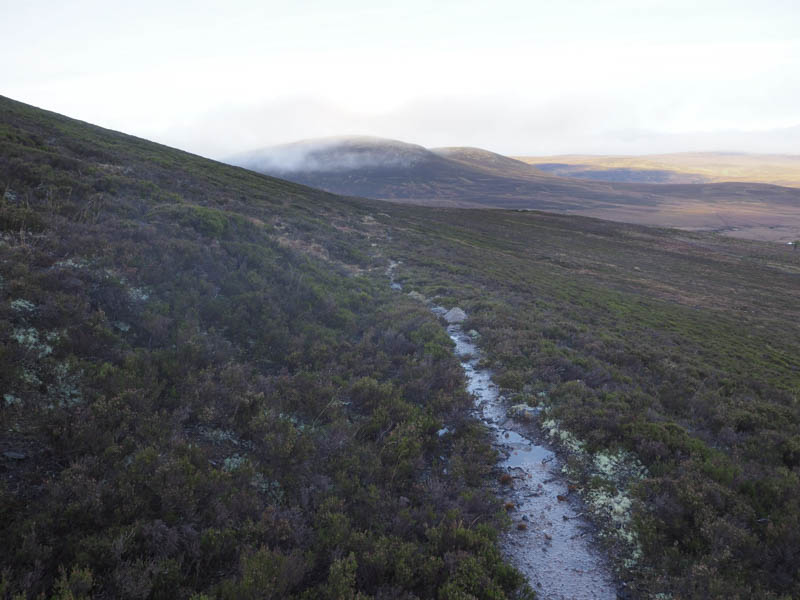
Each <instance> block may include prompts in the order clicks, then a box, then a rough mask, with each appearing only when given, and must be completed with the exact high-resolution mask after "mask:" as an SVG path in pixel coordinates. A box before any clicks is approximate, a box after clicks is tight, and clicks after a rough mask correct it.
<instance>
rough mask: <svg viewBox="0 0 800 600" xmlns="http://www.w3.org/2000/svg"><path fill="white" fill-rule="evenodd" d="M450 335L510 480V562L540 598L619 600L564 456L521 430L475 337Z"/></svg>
mask: <svg viewBox="0 0 800 600" xmlns="http://www.w3.org/2000/svg"><path fill="white" fill-rule="evenodd" d="M443 310H444V309H442V308H438V307H437V308H436V309H434V312H437V313H438V314H442V311H443ZM447 332H448V333H449V335H450V337H451V338H452V340H453V341H454V342H455V344H456V353H457V355H458V357H459V359H460V360H461V366H462V367H463V368H464V372H465V373H466V375H467V380H468V388H467V389H468V390H469V391H470V392H471V393H472V394H474V397H475V410H476V413H477V416H478V418H480V419H481V420H482V421H483V422H484V423H486V425H487V426H488V427H489V428H490V429H491V431H492V432H493V434H494V444H495V446H496V447H497V448H498V450H499V451H500V452H501V455H502V456H503V457H504V458H503V459H502V462H501V467H502V468H503V469H504V470H505V472H506V473H507V474H508V475H509V476H510V477H511V481H510V484H509V485H508V486H507V492H506V493H505V494H503V495H504V496H505V499H506V500H507V501H508V502H513V504H514V508H513V509H512V510H511V513H510V514H511V516H512V519H513V521H514V526H513V527H512V529H511V530H510V531H509V532H508V533H507V534H505V539H504V540H503V549H504V551H505V552H506V553H507V555H508V556H509V558H510V560H511V562H512V563H513V564H514V565H515V566H516V567H517V568H518V569H520V570H521V571H522V572H523V573H525V575H526V576H527V577H528V580H529V582H530V583H531V586H532V587H533V588H534V589H535V590H536V591H537V593H538V594H539V597H540V598H543V599H547V600H551V599H552V600H561V599H565V600H566V599H569V600H583V599H589V598H599V599H604V600H605V599H610V600H613V599H614V598H617V585H616V582H615V579H614V577H613V575H612V571H611V568H610V566H609V564H608V560H607V559H606V558H605V557H604V556H603V554H602V553H601V552H600V551H599V550H598V549H597V548H596V545H595V543H594V541H593V539H592V534H591V531H592V528H591V525H590V523H589V522H588V521H587V520H586V519H584V518H582V517H581V515H580V513H579V512H578V509H576V506H577V505H578V502H577V501H572V499H571V498H570V497H569V493H570V490H569V488H568V485H567V482H566V481H565V479H564V477H563V475H562V474H561V466H562V465H561V463H560V461H559V459H558V457H557V456H556V455H555V454H554V453H553V452H552V451H551V450H549V449H548V448H546V447H545V446H542V445H539V444H537V443H536V442H534V441H532V440H531V439H529V438H528V437H526V436H525V435H524V434H523V433H520V431H524V427H523V426H522V425H521V424H517V423H515V422H514V420H513V419H509V418H508V417H507V414H506V408H505V406H504V405H503V401H502V398H501V397H500V394H499V392H498V389H497V386H495V384H494V383H493V382H492V376H491V372H490V371H488V370H486V369H480V368H479V367H478V356H479V351H478V348H477V347H476V345H475V344H474V342H473V341H472V339H471V338H470V336H469V335H467V334H466V333H465V332H464V331H463V329H462V327H461V326H460V325H449V326H448V327H447ZM515 428H517V429H519V431H515Z"/></svg>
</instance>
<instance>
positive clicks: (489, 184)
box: [229, 138, 800, 242]
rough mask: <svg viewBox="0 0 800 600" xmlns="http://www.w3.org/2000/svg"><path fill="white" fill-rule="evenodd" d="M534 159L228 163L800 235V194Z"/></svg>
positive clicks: (339, 145)
mask: <svg viewBox="0 0 800 600" xmlns="http://www.w3.org/2000/svg"><path fill="white" fill-rule="evenodd" d="M532 160H533V159H523V160H516V159H513V158H510V157H506V156H502V155H499V154H496V153H493V152H489V151H487V150H483V149H480V148H440V149H433V150H426V149H425V148H423V147H421V146H416V145H412V144H406V143H403V142H399V141H396V140H386V139H381V138H326V139H321V140H310V141H304V142H298V143H296V144H288V145H284V146H277V147H273V148H265V149H261V150H257V151H254V152H250V153H247V154H243V155H239V156H236V157H233V158H231V159H230V160H229V162H230V163H232V164H236V165H239V166H242V167H245V168H249V169H252V170H255V171H258V172H261V173H265V174H270V175H275V176H281V177H285V178H287V179H290V180H292V181H295V182H298V183H303V184H305V185H309V186H312V187H317V188H320V189H324V190H327V191H329V192H333V193H336V194H342V195H348V196H363V197H367V198H375V199H386V200H392V201H397V202H413V203H418V204H425V205H430V206H462V207H469V206H472V207H484V208H515V209H537V210H548V211H558V212H565V213H569V214H580V215H585V216H593V217H599V218H603V219H611V220H615V221H622V222H628V223H640V224H644V225H656V226H664V227H679V228H684V229H689V230H701V231H717V232H720V233H725V234H727V235H732V236H735V237H745V238H751V239H762V240H770V241H782V242H789V241H792V240H795V239H797V238H800V188H789V187H781V186H777V185H770V184H765V183H758V182H748V181H741V180H740V181H737V182H722V181H721V182H719V183H708V182H707V181H708V180H709V179H711V177H710V175H705V174H702V173H685V172H680V173H678V172H673V170H670V169H669V168H660V169H644V170H643V169H637V168H628V167H626V168H617V169H616V170H614V171H610V170H608V169H598V168H595V169H590V168H587V167H580V166H570V165H569V164H561V163H555V164H554V163H552V162H550V163H545V164H544V165H543V166H542V167H541V168H537V167H536V166H535V165H534V164H527V163H528V162H531V161H532ZM548 170H549V171H552V173H548V172H547V171H548ZM560 175H566V176H560ZM570 175H575V177H570Z"/></svg>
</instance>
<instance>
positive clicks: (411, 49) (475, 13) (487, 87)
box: [0, 0, 800, 158]
mask: <svg viewBox="0 0 800 600" xmlns="http://www.w3.org/2000/svg"><path fill="white" fill-rule="evenodd" d="M0 83H1V84H2V87H0V94H2V95H5V96H9V97H11V98H14V99H16V100H20V101H23V102H27V103H29V104H33V105H35V106H39V107H42V108H46V109H49V110H53V111H56V112H59V113H62V114H66V115H68V116H71V117H75V118H79V119H82V120H85V121H89V122H92V123H96V124H98V125H102V126H104V127H109V128H112V129H117V130H120V131H124V132H126V133H131V134H134V135H138V136H141V137H144V138H148V139H152V140H155V141H159V142H162V143H165V144H169V145H171V146H177V147H179V148H182V149H185V150H189V151H191V152H195V153H198V154H202V155H204V156H209V157H211V158H225V157H227V156H229V155H231V154H235V153H238V152H242V151H247V150H251V149H255V148H259V147H264V146H269V145H273V144H279V143H285V142H290V141H294V140H298V139H307V138H315V137H321V136H333V135H373V136H382V137H390V138H395V139H401V140H404V141H407V142H413V143H418V144H422V145H424V146H428V147H435V146H478V147H482V148H487V149H489V150H493V151H495V152H500V153H504V154H511V155H548V154H563V153H595V154H607V153H615V154H643V153H655V152H676V151H708V150H727V151H744V152H778V153H794V154H800V10H798V9H797V5H796V0H760V1H747V2H744V1H737V0H725V1H717V0H692V1H684V0H671V1H661V0H635V1H634V0H603V1H599V0H571V1H570V0H561V1H557V0H547V1H540V0H526V1H520V2H516V1H504V0H494V1H492V2H488V1H486V2H471V1H469V0H460V1H458V2H453V1H450V0H437V1H436V2H431V1H430V0H426V1H418V0H404V1H403V2H391V3H390V2H381V1H379V0H372V1H360V0H337V1H335V2H333V1H327V2H323V1H320V0H294V1H287V0H282V1H281V2H272V1H270V0H257V1H246V0H228V1H226V2H207V1H203V0H193V1H190V2H189V1H182V0H176V1H164V0H160V1H158V2H155V1H151V0H140V1H138V2H126V3H123V2H111V1H109V0H103V1H97V0H73V1H71V2H64V1H63V0H60V1H58V2H49V1H41V0H26V1H25V2H20V1H19V0H0Z"/></svg>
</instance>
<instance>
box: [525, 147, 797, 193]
mask: <svg viewBox="0 0 800 600" xmlns="http://www.w3.org/2000/svg"><path fill="white" fill-rule="evenodd" d="M517 160H519V161H521V162H524V163H527V164H530V165H533V166H535V167H537V168H538V169H540V170H542V171H544V172H546V173H550V174H552V175H557V176H560V177H575V178H579V179H594V180H598V181H619V182H649V183H716V182H722V181H739V182H741V181H746V182H752V183H770V184H774V185H783V186H788V187H800V155H792V154H745V153H740V152H679V153H674V154H651V155H646V156H592V155H580V154H570V155H563V156H522V157H518V158H517Z"/></svg>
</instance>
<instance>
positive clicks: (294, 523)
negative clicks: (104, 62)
mask: <svg viewBox="0 0 800 600" xmlns="http://www.w3.org/2000/svg"><path fill="white" fill-rule="evenodd" d="M0 190H2V193H3V196H2V204H1V205H0V228H1V235H2V238H0V239H1V240H2V241H1V242H0V340H1V343H0V383H1V384H2V393H3V398H2V401H0V539H2V540H3V544H2V545H3V551H2V552H0V598H11V597H14V598H17V597H30V598H34V597H35V598H38V597H43V598H45V597H46V598H64V599H66V598H88V597H94V598H170V599H172V598H190V597H191V598H195V599H199V598H210V597H216V598H230V599H234V598H237V599H238V598H299V597H302V598H320V599H322V598H325V599H333V598H348V597H353V598H354V597H355V596H356V593H359V594H360V595H359V597H382V598H413V597H437V596H438V597H442V598H447V597H452V598H455V597H464V595H465V594H472V595H473V596H474V597H489V596H490V595H491V597H494V598H502V597H517V596H518V595H520V594H521V595H522V596H523V597H524V596H525V592H524V588H523V586H522V579H521V577H520V576H519V575H518V574H517V573H516V572H515V571H514V570H513V569H511V568H510V567H508V566H507V565H506V564H505V563H504V562H503V561H502V559H501V557H500V554H499V552H498V549H497V547H496V543H495V539H496V535H497V530H498V528H499V527H500V526H501V525H502V523H503V521H502V518H501V517H500V516H499V512H500V511H499V504H498V501H497V500H496V499H495V498H494V497H493V496H492V495H491V494H490V493H488V491H487V490H486V489H485V486H486V482H487V481H488V480H489V478H488V473H489V472H490V469H491V468H492V466H493V462H494V461H493V456H492V454H491V451H490V447H489V446H488V444H487V443H486V440H485V434H484V432H483V431H482V430H481V429H479V428H478V427H477V426H476V424H475V423H474V422H473V421H471V420H469V419H468V418H467V415H468V407H469V404H470V399H469V397H468V396H467V395H466V393H465V390H464V384H463V374H462V371H461V370H460V366H459V364H458V362H457V361H456V360H455V358H454V357H453V356H452V353H451V351H450V346H451V344H450V340H449V338H448V337H447V335H446V334H445V333H444V331H443V329H442V328H441V327H440V326H439V325H438V323H436V321H435V320H434V318H433V317H432V315H431V313H430V311H428V310H427V309H425V308H424V307H422V306H419V305H417V304H416V303H414V302H412V301H411V300H409V299H407V298H405V297H403V296H400V295H397V294H392V293H391V292H390V290H389V286H388V283H387V281H386V278H385V276H384V269H385V265H386V259H385V257H382V256H380V254H379V248H376V247H375V246H373V243H374V242H373V240H374V239H377V236H378V235H379V233H380V228H379V227H378V226H377V224H376V222H375V220H374V219H373V218H372V217H371V212H372V208H371V207H368V205H366V204H364V203H358V202H353V201H347V200H343V199H341V198H337V197H335V196H332V195H330V194H327V193H324V192H319V191H316V190H312V189H309V188H304V187H302V186H298V185H296V184H292V183H288V182H285V181H280V180H276V179H272V178H268V177H264V176H260V175H256V174H254V173H252V172H248V171H245V170H242V169H237V168H233V167H229V166H226V165H222V164H219V163H215V162H213V161H209V160H205V159H201V158H199V157H196V156H192V155H190V154H187V153H185V152H180V151H177V150H173V149H170V148H166V147H164V146H159V145H157V144H153V143H151V142H147V141H144V140H141V139H137V138H134V137H131V136H126V135H122V134H119V133H115V132H111V131H108V130H104V129H101V128H98V127H94V126H91V125H88V124H86V123H81V122H78V121H74V120H71V119H67V118H64V117H61V116H58V115H55V114H53V113H48V112H45V111H41V110H38V109H35V108H32V107H29V106H26V105H24V104H20V103H17V102H14V101H11V100H9V99H5V98H0ZM445 424H446V425H447V427H448V428H449V431H451V433H450V434H449V435H447V436H445V437H443V436H440V435H437V431H439V430H440V429H441V428H442V427H443V426H444V425H445ZM17 594H21V596H17Z"/></svg>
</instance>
